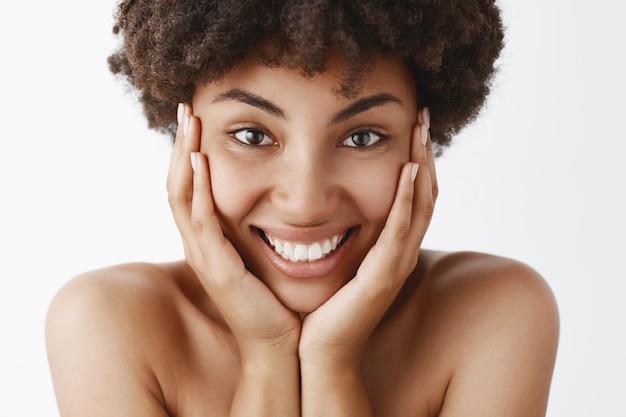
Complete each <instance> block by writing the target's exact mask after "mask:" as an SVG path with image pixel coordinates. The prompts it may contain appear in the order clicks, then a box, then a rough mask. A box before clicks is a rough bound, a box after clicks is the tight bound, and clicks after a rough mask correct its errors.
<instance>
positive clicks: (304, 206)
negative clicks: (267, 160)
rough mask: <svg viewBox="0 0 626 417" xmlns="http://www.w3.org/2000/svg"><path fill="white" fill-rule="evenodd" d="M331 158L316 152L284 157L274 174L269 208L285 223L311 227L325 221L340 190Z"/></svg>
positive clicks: (290, 154)
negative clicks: (277, 213) (276, 212)
mask: <svg viewBox="0 0 626 417" xmlns="http://www.w3.org/2000/svg"><path fill="white" fill-rule="evenodd" d="M334 171H335V169H334V168H333V163H332V158H329V157H328V156H325V155H323V153H321V152H318V150H312V149H304V150H302V151H299V152H293V153H288V154H285V155H284V159H283V161H282V163H281V164H280V169H279V170H278V171H277V172H275V175H276V177H275V178H276V180H275V182H274V184H275V187H274V190H273V192H272V203H273V206H274V208H275V209H276V210H278V212H280V214H281V215H282V216H283V217H284V219H285V222H287V223H291V224H293V225H297V226H313V225H316V224H321V223H324V222H325V221H327V220H328V219H329V218H330V216H331V215H332V214H333V213H334V212H335V211H336V210H337V208H338V205H339V199H340V187H339V184H338V182H337V176H336V175H335V174H336V173H335V172H334Z"/></svg>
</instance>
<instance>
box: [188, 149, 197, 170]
mask: <svg viewBox="0 0 626 417" xmlns="http://www.w3.org/2000/svg"><path fill="white" fill-rule="evenodd" d="M189 157H190V158H191V169H193V172H196V167H197V166H198V154H197V153H196V152H192V153H190V154H189Z"/></svg>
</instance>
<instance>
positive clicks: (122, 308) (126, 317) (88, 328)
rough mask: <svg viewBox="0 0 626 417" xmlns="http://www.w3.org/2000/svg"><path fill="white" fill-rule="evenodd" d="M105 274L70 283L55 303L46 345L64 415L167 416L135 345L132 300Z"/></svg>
mask: <svg viewBox="0 0 626 417" xmlns="http://www.w3.org/2000/svg"><path fill="white" fill-rule="evenodd" d="M121 289H122V288H121V287H120V286H119V285H116V284H114V283H111V282H108V281H107V279H106V277H105V276H103V275H102V273H92V274H91V275H87V276H83V277H80V278H77V279H74V280H72V281H70V282H69V283H68V284H67V285H66V286H65V287H63V288H62V289H61V290H60V291H59V292H58V294H57V295H56V296H55V298H54V299H53V301H52V303H51V305H50V307H49V310H48V315H47V321H46V345H47V351H48V360H49V364H50V370H51V373H52V379H53V383H54V388H55V392H56V396H57V402H58V406H59V410H60V412H61V415H62V416H64V417H89V416H112V415H119V416H131V415H132V416H137V417H141V416H146V417H147V416H150V417H158V416H167V413H166V411H165V410H164V406H163V401H162V396H161V395H160V390H159V387H158V382H157V381H156V378H155V377H154V375H153V374H152V372H151V370H150V367H149V366H148V365H147V363H146V362H147V361H146V358H145V356H144V351H145V349H144V346H143V345H142V344H141V343H137V341H138V340H140V339H139V337H138V336H140V335H138V334H137V332H138V329H137V328H136V327H135V326H133V322H134V320H135V319H136V318H138V316H141V312H139V311H138V310H137V308H136V303H133V302H132V301H131V299H132V298H133V297H132V295H129V294H125V292H124V291H122V290H121Z"/></svg>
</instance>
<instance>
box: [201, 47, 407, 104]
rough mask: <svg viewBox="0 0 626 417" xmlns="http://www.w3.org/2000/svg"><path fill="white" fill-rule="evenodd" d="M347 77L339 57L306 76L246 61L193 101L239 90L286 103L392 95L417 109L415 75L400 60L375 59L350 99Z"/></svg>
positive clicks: (296, 71) (300, 72)
mask: <svg viewBox="0 0 626 417" xmlns="http://www.w3.org/2000/svg"><path fill="white" fill-rule="evenodd" d="M345 76H346V72H345V69H344V67H343V66H342V62H341V60H339V59H337V58H331V59H330V60H329V63H328V66H327V69H326V70H325V71H323V72H321V73H319V74H315V75H314V76H304V75H303V74H302V71H301V69H294V68H289V67H285V66H278V67H269V66H267V65H264V64H262V63H260V62H258V61H256V60H254V59H247V60H245V61H243V62H242V63H241V64H239V65H238V66H236V67H235V68H234V69H233V70H232V71H230V72H229V73H227V74H226V75H225V76H224V77H222V78H221V79H220V80H218V81H214V82H211V83H208V84H204V85H200V86H198V87H197V88H196V94H195V96H194V102H196V101H198V100H200V101H203V102H206V101H207V100H213V99H215V98H216V97H217V96H218V95H219V94H222V93H223V92H225V91H228V90H230V89H234V88H238V89H245V90H247V91H253V92H255V93H256V94H259V95H261V96H263V97H271V98H272V99H273V100H278V101H285V102H289V101H291V100H297V101H302V100H320V99H322V98H324V101H328V102H335V103H340V102H350V101H353V100H356V99H358V98H360V97H363V96H368V95H372V94H380V93H389V94H392V95H394V96H396V97H399V98H400V99H401V100H402V102H403V104H404V106H406V107H407V108H414V109H416V108H417V97H416V93H415V92H416V89H415V82H414V79H413V76H412V74H411V73H410V71H409V70H408V68H407V66H406V64H405V63H404V62H403V61H402V60H400V59H378V60H376V61H375V62H374V63H373V65H372V67H371V69H370V70H369V71H367V72H365V73H364V74H363V77H362V79H361V80H359V81H358V82H357V84H356V89H355V95H354V96H351V97H346V96H345V95H342V94H341V93H340V89H341V87H342V83H343V82H345ZM320 105H323V104H322V103H320Z"/></svg>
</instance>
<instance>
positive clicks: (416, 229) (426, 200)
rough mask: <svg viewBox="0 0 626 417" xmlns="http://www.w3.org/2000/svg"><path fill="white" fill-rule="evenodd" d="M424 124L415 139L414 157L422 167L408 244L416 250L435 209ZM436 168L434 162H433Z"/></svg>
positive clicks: (416, 189) (417, 184)
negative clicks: (417, 137)
mask: <svg viewBox="0 0 626 417" xmlns="http://www.w3.org/2000/svg"><path fill="white" fill-rule="evenodd" d="M424 126H425V125H424V124H423V125H421V127H420V128H419V130H420V140H419V141H417V140H414V141H413V146H412V147H413V150H412V153H413V155H412V157H413V158H415V159H417V160H418V161H419V166H420V169H419V171H418V173H417V178H416V179H415V184H414V189H415V193H414V196H413V210H412V212H411V229H412V233H411V235H410V236H411V241H410V243H409V244H408V246H409V248H415V251H416V252H417V250H418V249H419V247H420V246H421V244H422V241H423V239H424V235H425V234H426V230H427V229H428V226H429V225H430V220H431V219H432V216H433V212H434V209H435V196H434V195H433V186H432V177H431V163H430V162H429V160H428V159H429V158H428V153H429V151H428V149H427V148H426V146H424V145H422V143H421V139H422V138H423V137H424V136H422V135H423V134H427V133H428V132H427V131H426V130H425V129H424ZM432 167H433V168H434V164H432Z"/></svg>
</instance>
